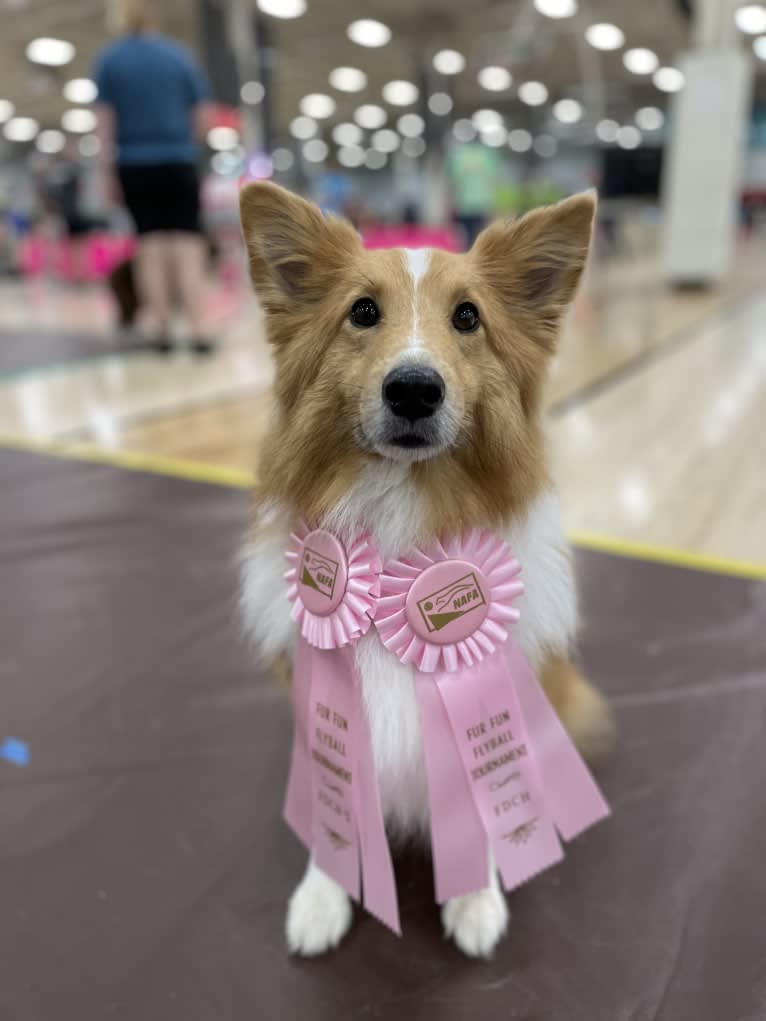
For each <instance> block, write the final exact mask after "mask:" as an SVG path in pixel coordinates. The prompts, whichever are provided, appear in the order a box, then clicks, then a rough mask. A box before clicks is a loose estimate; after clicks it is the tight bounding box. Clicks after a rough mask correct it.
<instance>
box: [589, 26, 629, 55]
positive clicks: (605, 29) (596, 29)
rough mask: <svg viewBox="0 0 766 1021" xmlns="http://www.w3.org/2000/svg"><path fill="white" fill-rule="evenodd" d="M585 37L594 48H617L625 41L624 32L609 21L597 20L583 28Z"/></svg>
mask: <svg viewBox="0 0 766 1021" xmlns="http://www.w3.org/2000/svg"><path fill="white" fill-rule="evenodd" d="M585 38H586V39H587V41H588V42H589V43H590V44H591V46H592V47H593V48H594V49H596V50H619V48H620V47H621V46H622V45H623V44H624V43H625V33H624V32H623V31H622V29H621V28H618V27H617V26H616V25H612V24H611V22H609V21H599V22H597V23H596V24H595V25H589V26H588V27H587V28H586V29H585Z"/></svg>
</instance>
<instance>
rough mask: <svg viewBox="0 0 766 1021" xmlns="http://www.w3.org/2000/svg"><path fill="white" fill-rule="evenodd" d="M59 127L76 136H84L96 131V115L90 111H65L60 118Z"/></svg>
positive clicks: (75, 109)
mask: <svg viewBox="0 0 766 1021" xmlns="http://www.w3.org/2000/svg"><path fill="white" fill-rule="evenodd" d="M61 126H62V128H63V129H64V131H71V132H72V133H73V134H76V135H85V134H87V133H88V132H89V131H95V130H96V115H95V113H94V112H93V111H92V110H82V109H79V108H78V107H73V108H72V109H71V110H66V111H65V112H64V114H63V116H62V118H61Z"/></svg>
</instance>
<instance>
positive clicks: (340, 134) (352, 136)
mask: <svg viewBox="0 0 766 1021" xmlns="http://www.w3.org/2000/svg"><path fill="white" fill-rule="evenodd" d="M363 137H364V135H363V132H362V129H361V128H360V127H359V125H358V124H351V123H350V122H348V121H346V122H344V123H343V124H336V125H335V127H334V128H333V129H332V140H333V142H335V143H336V145H359V144H360V142H361V141H362V138H363Z"/></svg>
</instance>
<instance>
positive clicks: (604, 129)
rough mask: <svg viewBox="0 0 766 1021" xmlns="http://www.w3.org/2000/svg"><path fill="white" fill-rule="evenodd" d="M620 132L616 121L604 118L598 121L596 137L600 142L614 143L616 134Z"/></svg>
mask: <svg viewBox="0 0 766 1021" xmlns="http://www.w3.org/2000/svg"><path fill="white" fill-rule="evenodd" d="M619 130H620V125H619V124H618V123H617V121H613V120H611V119H610V118H609V117H605V118H604V119H603V120H602V121H599V122H598V124H597V125H596V136H597V137H598V138H599V139H600V140H601V141H602V142H608V143H609V142H616V141H617V132H618V131H619Z"/></svg>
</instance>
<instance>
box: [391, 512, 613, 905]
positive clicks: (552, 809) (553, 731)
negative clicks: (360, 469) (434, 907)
mask: <svg viewBox="0 0 766 1021" xmlns="http://www.w3.org/2000/svg"><path fill="white" fill-rule="evenodd" d="M519 574H520V566H519V563H518V561H517V560H515V559H514V557H513V556H512V554H511V551H510V549H509V547H508V546H507V544H506V543H504V542H503V541H502V540H500V539H499V538H498V537H497V536H496V535H494V534H493V533H492V532H489V531H486V530H476V529H474V530H473V531H471V532H469V533H467V534H466V535H465V536H463V537H462V538H460V539H455V540H452V541H450V542H447V543H445V544H444V545H442V544H440V543H435V544H434V545H433V546H431V547H430V548H429V549H428V550H426V551H419V550H416V551H414V552H412V553H410V554H409V555H408V556H407V557H404V558H402V559H398V560H392V561H389V562H388V563H386V565H385V568H384V573H383V574H382V575H381V578H380V599H379V601H378V609H377V614H376V617H375V626H376V628H377V630H378V633H379V635H380V639H381V641H382V642H383V644H384V645H385V646H386V648H387V649H389V650H390V651H391V652H392V653H394V654H395V655H396V656H397V657H398V658H399V659H400V660H401V662H402V663H407V664H411V665H412V666H413V667H415V669H416V671H417V673H416V683H415V689H416V693H417V698H418V706H419V712H420V719H421V728H422V732H423V742H424V747H425V760H426V773H427V778H428V790H429V805H430V813H431V842H432V847H433V856H434V878H435V884H436V899H437V900H438V901H439V902H440V903H443V902H444V901H446V900H448V899H449V898H450V897H457V896H462V895H463V894H466V893H470V892H472V891H474V890H478V889H481V888H483V887H485V886H486V885H487V879H488V861H489V858H488V851H489V850H490V849H491V851H492V854H493V856H494V860H495V862H496V864H497V867H498V869H499V870H500V874H501V876H502V878H503V884H504V886H505V887H506V889H508V890H510V889H513V888H514V887H516V886H519V885H521V884H522V883H523V882H525V881H526V880H528V879H530V878H532V876H534V875H536V874H537V873H538V872H540V871H542V870H543V869H545V868H547V867H548V866H550V865H553V864H554V863H555V862H557V861H560V860H561V858H562V857H563V851H562V849H561V844H560V841H559V836H558V834H559V833H561V835H562V836H563V837H564V838H565V839H566V840H570V839H572V838H573V837H574V836H576V835H577V834H578V833H580V832H582V831H583V830H584V829H586V828H587V827H589V826H591V825H592V824H593V823H595V822H597V821H598V820H599V819H602V818H604V817H605V816H606V815H608V814H609V809H608V806H607V804H606V801H605V800H604V798H603V795H602V794H601V791H600V790H599V788H598V786H597V785H596V783H595V781H594V780H593V777H592V776H591V775H590V772H589V771H588V769H587V767H586V765H585V763H584V762H583V761H582V759H581V758H580V755H579V753H578V752H577V750H576V749H575V747H574V745H573V744H572V741H571V740H570V738H569V736H568V735H567V733H566V731H565V730H564V728H563V727H562V725H561V723H560V721H559V719H558V717H557V716H556V713H555V712H554V710H553V708H552V707H551V705H550V703H549V702H548V699H547V698H546V696H545V694H544V692H543V690H542V688H541V686H540V684H539V681H538V680H537V678H536V677H535V675H534V673H533V671H532V670H531V668H530V666H529V664H528V663H527V661H526V659H525V658H524V655H523V653H522V652H521V650H520V649H519V647H518V645H517V644H516V643H515V642H514V641H513V639H512V638H511V636H510V634H509V631H508V626H509V625H510V624H511V623H512V622H514V621H516V620H518V618H519V611H518V610H517V609H515V608H514V606H513V605H512V604H513V600H514V599H515V598H516V597H517V596H519V595H521V593H522V592H523V590H524V586H523V583H522V582H521V580H520V579H519Z"/></svg>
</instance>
